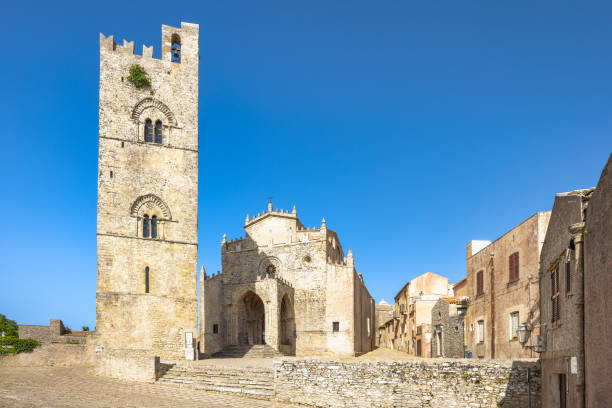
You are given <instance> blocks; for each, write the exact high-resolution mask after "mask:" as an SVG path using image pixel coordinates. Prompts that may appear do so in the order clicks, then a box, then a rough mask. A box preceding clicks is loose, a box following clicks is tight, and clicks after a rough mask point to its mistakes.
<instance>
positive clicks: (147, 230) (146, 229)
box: [142, 214, 151, 238]
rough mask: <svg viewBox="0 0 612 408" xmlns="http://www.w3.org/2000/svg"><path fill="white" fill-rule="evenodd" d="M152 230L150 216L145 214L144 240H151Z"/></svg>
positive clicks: (143, 225)
mask: <svg viewBox="0 0 612 408" xmlns="http://www.w3.org/2000/svg"><path fill="white" fill-rule="evenodd" d="M150 228H151V224H150V221H149V216H148V215H147V214H145V215H144V217H143V218H142V236H143V237H144V238H149V235H151V233H150Z"/></svg>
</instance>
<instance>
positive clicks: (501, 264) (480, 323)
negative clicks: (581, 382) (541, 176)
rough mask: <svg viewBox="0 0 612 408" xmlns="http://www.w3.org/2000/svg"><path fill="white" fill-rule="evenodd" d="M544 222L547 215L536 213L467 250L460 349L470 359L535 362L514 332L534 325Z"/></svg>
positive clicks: (547, 218)
mask: <svg viewBox="0 0 612 408" xmlns="http://www.w3.org/2000/svg"><path fill="white" fill-rule="evenodd" d="M549 218H550V211H548V212H539V213H536V214H535V215H533V216H532V217H530V218H528V219H527V220H525V221H524V222H522V223H521V224H520V225H518V226H516V227H514V228H513V229H511V230H510V231H508V232H507V233H506V234H504V235H502V236H501V237H500V238H498V239H497V240H496V241H494V242H492V243H490V242H488V241H472V242H470V243H469V244H468V245H467V256H466V258H467V262H466V265H467V268H466V269H467V274H466V279H467V288H468V295H467V296H468V297H469V306H468V310H467V314H466V324H465V330H466V349H467V351H469V352H471V353H472V356H473V357H477V358H508V359H513V358H528V357H535V354H534V352H533V350H532V349H529V348H524V347H523V346H522V345H521V344H520V343H519V341H518V327H519V324H521V323H527V324H531V325H534V326H535V325H536V324H537V323H538V322H539V317H540V316H539V300H538V297H539V262H540V252H541V248H542V243H543V242H544V236H545V234H546V228H547V226H548V221H549ZM534 334H537V330H536V333H534Z"/></svg>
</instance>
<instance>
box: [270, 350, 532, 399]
mask: <svg viewBox="0 0 612 408" xmlns="http://www.w3.org/2000/svg"><path fill="white" fill-rule="evenodd" d="M274 364H275V370H276V374H275V377H276V399H277V400H280V401H283V402H292V403H300V404H305V405H312V406H317V407H407V408H410V407H436V408H445V407H503V408H525V407H528V406H529V405H528V404H529V398H530V396H529V392H528V389H529V388H530V390H531V407H532V408H538V407H540V402H539V401H540V368H539V364H538V363H537V362H536V361H495V360H491V361H475V360H422V359H414V360H409V361H402V362H385V361H379V362H371V363H366V362H356V363H347V362H335V361H322V360H288V359H286V360H283V361H277V362H275V363H274ZM528 369H529V374H530V375H529V377H530V387H528V386H527V384H528V383H527V370H528Z"/></svg>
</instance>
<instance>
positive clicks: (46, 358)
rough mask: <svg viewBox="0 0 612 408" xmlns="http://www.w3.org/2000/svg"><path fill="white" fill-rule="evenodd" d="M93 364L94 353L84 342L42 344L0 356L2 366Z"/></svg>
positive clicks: (0, 365)
mask: <svg viewBox="0 0 612 408" xmlns="http://www.w3.org/2000/svg"><path fill="white" fill-rule="evenodd" d="M92 364H93V353H92V352H91V350H89V348H88V347H87V346H85V345H83V344H42V345H41V346H40V347H37V348H35V349H34V350H32V352H30V353H27V352H24V353H19V354H17V355H14V356H2V357H0V367H2V366H4V367H32V366H58V367H78V366H90V365H92Z"/></svg>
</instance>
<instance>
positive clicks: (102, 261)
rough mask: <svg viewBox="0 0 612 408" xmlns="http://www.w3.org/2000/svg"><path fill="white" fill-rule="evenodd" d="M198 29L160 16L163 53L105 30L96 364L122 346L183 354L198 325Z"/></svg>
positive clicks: (105, 366)
mask: <svg viewBox="0 0 612 408" xmlns="http://www.w3.org/2000/svg"><path fill="white" fill-rule="evenodd" d="M198 30H199V28H198V25H197V24H190V23H181V26H180V28H177V27H170V26H166V25H163V26H162V38H161V39H162V44H161V54H162V55H161V59H156V58H153V47H147V46H143V49H142V55H138V54H135V53H134V43H133V42H127V41H125V40H123V44H122V45H119V44H117V43H115V41H114V38H113V36H112V35H111V36H109V37H105V36H104V35H103V34H100V102H99V103H100V104H99V156H98V219H97V251H98V284H97V292H96V333H97V337H96V362H97V363H96V371H97V372H98V373H99V374H103V375H113V373H110V372H108V371H109V370H110V368H109V367H111V366H113V364H109V363H105V362H108V361H112V360H113V359H115V360H116V359H121V358H123V357H122V356H124V355H138V354H139V353H140V354H142V355H146V356H159V357H161V358H162V359H179V358H180V359H184V358H185V338H186V337H189V335H188V333H192V334H193V335H195V334H196V332H197V295H196V273H197V271H196V255H197V248H198V240H197V228H198V223H197V204H198V65H199V55H198ZM98 362H100V363H99V364H98ZM114 366H115V367H116V366H117V365H114Z"/></svg>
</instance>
